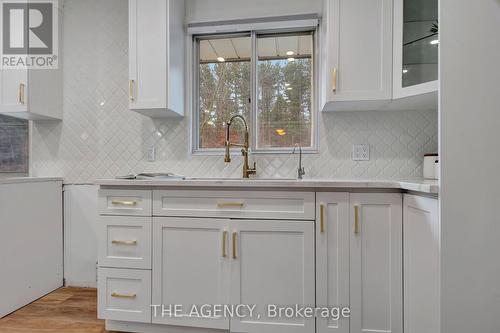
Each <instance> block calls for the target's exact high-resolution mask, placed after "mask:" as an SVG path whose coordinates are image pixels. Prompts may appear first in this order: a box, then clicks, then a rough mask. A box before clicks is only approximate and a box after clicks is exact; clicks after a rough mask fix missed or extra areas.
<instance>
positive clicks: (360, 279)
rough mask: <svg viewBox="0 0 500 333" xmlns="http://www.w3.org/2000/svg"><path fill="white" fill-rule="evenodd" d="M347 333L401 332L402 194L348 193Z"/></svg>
mask: <svg viewBox="0 0 500 333" xmlns="http://www.w3.org/2000/svg"><path fill="white" fill-rule="evenodd" d="M351 209H352V212H351V214H350V215H351V237H350V240H351V244H350V251H351V253H350V258H351V263H350V266H351V278H350V280H351V285H350V290H351V293H350V298H351V322H350V325H351V329H350V332H351V333H361V332H364V333H368V332H372V333H375V332H377V333H378V332H387V333H389V332H390V333H402V332H403V312H402V309H403V295H402V250H403V244H402V240H403V230H402V227H403V223H402V217H403V214H402V197H401V194H396V193H362V194H361V193H353V194H351Z"/></svg>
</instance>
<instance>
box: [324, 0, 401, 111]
mask: <svg viewBox="0 0 500 333" xmlns="http://www.w3.org/2000/svg"><path fill="white" fill-rule="evenodd" d="M323 22H324V23H323V29H322V36H323V40H322V44H323V45H322V46H321V47H322V48H323V50H324V51H323V54H322V57H323V58H322V61H323V71H322V72H323V73H322V75H323V81H322V85H323V87H322V95H323V100H322V106H323V105H325V104H327V105H326V108H325V111H336V110H342V107H339V106H338V105H337V106H336V104H335V103H337V104H338V103H339V102H340V105H342V104H343V103H344V104H345V103H347V102H360V101H365V104H364V107H365V108H370V107H373V106H374V105H379V106H381V105H383V103H387V101H388V100H390V99H391V98H392V0H325V1H324V20H323ZM374 101H379V103H378V104H377V103H374ZM332 102H333V103H334V104H333V105H328V104H330V103H332ZM370 103H372V104H373V105H371V104H370ZM365 110H366V109H365Z"/></svg>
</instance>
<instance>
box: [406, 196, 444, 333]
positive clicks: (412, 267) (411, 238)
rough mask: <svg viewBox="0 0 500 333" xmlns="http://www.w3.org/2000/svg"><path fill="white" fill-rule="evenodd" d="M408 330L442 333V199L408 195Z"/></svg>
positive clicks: (417, 332) (407, 332) (408, 332)
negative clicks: (440, 250) (440, 252)
mask: <svg viewBox="0 0 500 333" xmlns="http://www.w3.org/2000/svg"><path fill="white" fill-rule="evenodd" d="M403 205H404V218H403V220H404V228H403V229H404V234H403V235H404V237H403V243H404V261H403V262H404V270H403V272H404V295H405V298H404V318H405V324H404V331H405V333H420V332H425V333H439V331H440V328H439V326H440V321H439V300H440V299H439V244H440V241H439V240H440V226H439V215H438V200H437V199H433V198H425V197H419V196H415V195H408V194H405V196H404V203H403Z"/></svg>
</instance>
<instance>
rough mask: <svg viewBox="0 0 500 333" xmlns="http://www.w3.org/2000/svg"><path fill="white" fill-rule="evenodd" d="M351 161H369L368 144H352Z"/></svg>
mask: <svg viewBox="0 0 500 333" xmlns="http://www.w3.org/2000/svg"><path fill="white" fill-rule="evenodd" d="M352 160H353V161H369V160H370V145H367V144H361V145H353V146H352Z"/></svg>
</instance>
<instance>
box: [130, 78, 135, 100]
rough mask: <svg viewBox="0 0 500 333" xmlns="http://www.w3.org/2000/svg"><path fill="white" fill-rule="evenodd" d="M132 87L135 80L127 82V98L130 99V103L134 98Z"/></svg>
mask: <svg viewBox="0 0 500 333" xmlns="http://www.w3.org/2000/svg"><path fill="white" fill-rule="evenodd" d="M134 86H135V80H130V81H129V82H128V97H129V98H130V101H132V102H133V101H135V97H134Z"/></svg>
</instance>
